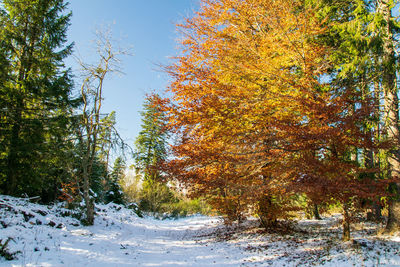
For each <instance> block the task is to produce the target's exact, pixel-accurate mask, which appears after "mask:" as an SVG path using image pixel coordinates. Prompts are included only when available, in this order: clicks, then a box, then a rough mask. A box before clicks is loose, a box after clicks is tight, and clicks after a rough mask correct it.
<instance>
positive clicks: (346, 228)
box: [343, 203, 350, 241]
mask: <svg viewBox="0 0 400 267" xmlns="http://www.w3.org/2000/svg"><path fill="white" fill-rule="evenodd" d="M349 240H350V215H349V204H348V203H345V204H343V241H349Z"/></svg>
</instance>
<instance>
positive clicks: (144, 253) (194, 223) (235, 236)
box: [0, 195, 400, 267]
mask: <svg viewBox="0 0 400 267" xmlns="http://www.w3.org/2000/svg"><path fill="white" fill-rule="evenodd" d="M74 212H75V214H74ZM96 213H97V214H96V220H95V224H94V225H93V226H82V225H81V224H80V223H79V221H78V220H77V219H75V218H74V216H75V215H76V214H78V211H76V210H75V211H73V210H67V209H65V208H63V207H62V203H60V204H57V205H54V206H43V205H38V204H34V203H30V202H28V201H27V200H25V199H18V198H13V197H9V196H1V195H0V243H1V244H4V242H5V240H7V239H10V241H9V243H8V246H7V247H6V250H7V251H8V252H9V253H11V254H15V257H16V258H15V259H14V260H11V261H6V260H5V259H4V258H0V266H45V267H48V266H85V267H92V266H93V267H103V266H196V267H207V266H222V267H229V266H232V267H233V266H249V267H250V266H316V265H317V266H400V253H399V251H400V249H399V248H400V237H393V238H383V237H378V236H373V235H372V236H371V237H370V238H363V236H365V235H366V233H367V232H369V233H370V234H371V233H372V232H373V231H375V230H376V227H377V225H376V224H371V223H362V224H358V226H357V227H358V228H359V230H357V231H353V233H352V235H353V241H350V242H341V241H340V237H341V227H340V216H339V217H338V216H331V217H327V218H324V220H321V221H316V220H300V221H298V223H297V226H296V228H297V230H292V231H288V232H286V233H285V232H275V233H267V232H265V231H263V230H262V229H260V228H257V221H256V220H249V221H246V222H245V223H244V224H242V225H240V226H238V225H236V224H234V225H232V226H226V225H224V224H223V221H222V220H221V218H220V217H207V216H190V217H186V218H181V219H177V220H173V219H166V220H158V219H154V218H152V217H146V218H139V217H138V216H137V215H136V214H135V213H134V212H133V210H130V209H126V208H124V207H122V206H120V205H116V204H112V203H111V204H108V205H101V204H98V205H97V207H96ZM360 226H361V227H360ZM328 230H329V231H328Z"/></svg>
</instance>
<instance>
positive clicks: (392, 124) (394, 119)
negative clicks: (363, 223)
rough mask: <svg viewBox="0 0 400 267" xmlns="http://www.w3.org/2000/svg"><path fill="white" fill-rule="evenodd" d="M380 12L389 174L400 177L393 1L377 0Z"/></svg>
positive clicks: (395, 221)
mask: <svg viewBox="0 0 400 267" xmlns="http://www.w3.org/2000/svg"><path fill="white" fill-rule="evenodd" d="M378 12H379V13H380V14H381V15H382V17H383V19H384V23H385V24H384V28H383V75H382V87H383V91H384V94H385V101H384V123H385V135H386V138H387V139H388V140H389V141H391V142H392V144H393V145H392V147H391V149H389V150H388V152H387V156H388V164H389V178H394V177H399V174H400V157H399V156H400V150H399V141H400V139H399V103H398V102H399V99H398V96H397V86H396V70H395V53H394V40H393V33H392V29H391V18H392V14H391V8H390V1H388V0H380V1H378ZM399 188H400V184H399V183H393V184H392V185H391V190H392V193H393V194H394V197H393V198H391V199H390V200H389V207H388V209H389V215H388V222H387V225H386V232H388V233H393V232H399V231H400V227H399V226H400V200H399Z"/></svg>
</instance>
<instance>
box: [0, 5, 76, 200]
mask: <svg viewBox="0 0 400 267" xmlns="http://www.w3.org/2000/svg"><path fill="white" fill-rule="evenodd" d="M2 3H3V4H2V6H1V7H0V9H1V12H0V20H1V24H2V28H1V31H0V37H1V40H2V41H1V42H0V53H1V55H0V61H1V63H2V64H0V65H1V67H0V68H2V69H1V75H0V91H1V94H0V103H1V107H2V112H1V124H0V129H1V130H0V140H1V144H2V145H1V146H0V162H1V163H0V192H1V193H7V194H11V195H21V194H28V195H37V194H39V195H41V196H42V199H43V200H45V201H50V200H54V198H55V196H56V195H57V188H58V187H59V183H60V177H62V176H63V175H64V169H65V168H64V167H65V158H66V155H67V153H68V151H69V147H68V145H69V144H68V142H67V141H66V139H67V138H66V137H67V135H68V128H67V126H68V124H69V117H70V114H71V112H72V108H73V107H74V106H76V104H78V102H77V101H73V100H71V97H70V94H71V90H72V79H71V75H70V71H69V70H68V69H65V67H64V64H63V60H64V59H65V57H67V56H68V55H70V54H71V51H72V45H67V46H64V44H65V43H66V31H67V28H68V26H69V20H70V16H71V14H65V10H66V4H65V3H64V1H63V0H36V1H31V0H18V1H17V0H4V1H2Z"/></svg>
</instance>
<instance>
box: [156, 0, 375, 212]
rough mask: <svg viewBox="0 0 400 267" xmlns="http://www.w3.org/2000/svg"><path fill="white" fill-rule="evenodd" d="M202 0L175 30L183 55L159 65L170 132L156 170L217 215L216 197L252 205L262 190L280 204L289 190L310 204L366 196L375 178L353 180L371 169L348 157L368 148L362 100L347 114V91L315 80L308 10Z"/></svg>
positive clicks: (319, 65)
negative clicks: (173, 137)
mask: <svg viewBox="0 0 400 267" xmlns="http://www.w3.org/2000/svg"><path fill="white" fill-rule="evenodd" d="M202 3H203V5H202V6H203V8H202V10H201V11H200V12H199V13H198V14H197V15H196V16H195V17H194V18H192V19H189V20H187V22H186V24H184V25H181V26H180V27H181V28H183V29H184V31H185V33H186V35H185V37H184V39H183V40H182V46H183V53H182V56H180V57H177V58H176V60H177V62H176V63H175V64H173V65H171V66H169V67H167V72H168V73H169V74H170V75H171V77H172V78H173V81H172V82H171V84H170V86H169V90H170V93H171V94H172V97H171V102H170V103H168V104H167V105H165V106H167V110H168V112H169V115H170V126H171V128H172V129H174V131H175V132H176V133H177V134H179V135H178V137H179V138H178V139H177V142H176V143H175V144H174V145H173V146H172V151H173V159H171V160H170V161H169V162H168V163H167V165H166V171H167V172H169V173H170V174H171V176H172V177H174V178H176V179H178V180H179V181H180V182H182V183H185V184H187V185H190V186H191V188H192V189H193V190H195V191H197V192H198V193H201V194H203V195H210V196H211V197H212V198H213V201H214V202H213V203H214V205H215V207H220V208H219V209H220V210H221V211H222V212H228V211H227V210H229V209H227V207H226V203H231V204H230V205H236V206H235V207H232V208H234V209H233V210H235V211H237V209H239V210H241V211H248V210H254V207H255V206H257V205H258V204H257V203H260V201H264V200H265V197H266V196H268V198H272V199H275V200H274V203H271V207H272V206H274V205H278V206H279V205H281V206H282V207H283V205H289V204H288V203H290V198H291V196H292V195H293V194H303V193H306V194H308V195H310V196H312V198H313V199H319V200H320V201H327V200H331V199H340V200H341V201H347V200H348V199H349V198H351V197H354V196H358V197H369V196H372V195H373V194H376V192H377V191H376V192H375V193H373V192H372V191H371V190H368V187H371V186H375V184H372V183H369V182H368V180H365V181H363V182H362V183H360V182H359V181H360V180H359V176H360V174H363V173H366V172H368V171H371V170H366V169H365V168H361V167H360V166H358V165H357V163H356V162H353V161H351V160H350V159H349V158H350V156H349V155H351V153H352V152H351V151H352V150H354V149H356V148H357V149H374V148H376V146H374V145H375V144H372V143H371V142H370V141H371V139H369V138H368V136H366V134H365V133H363V131H362V129H361V127H360V123H359V122H360V121H362V120H363V119H364V118H365V116H366V114H367V112H366V111H367V107H368V105H370V103H369V102H368V101H369V100H368V99H366V100H365V101H364V103H363V105H362V108H359V109H356V110H355V109H353V99H354V98H355V97H356V95H355V94H354V92H350V91H349V92H345V93H343V94H336V92H335V91H334V90H332V89H331V88H329V86H328V85H326V84H324V83H322V82H320V81H319V78H320V76H321V75H323V74H326V73H327V71H328V70H327V69H326V66H329V62H327V58H329V57H328V56H327V55H328V53H329V49H328V48H326V47H324V46H322V45H321V44H320V43H318V42H315V41H313V40H316V39H317V36H318V35H320V34H321V33H323V32H324V31H325V30H326V25H324V26H323V25H322V22H320V21H318V20H317V18H316V17H315V16H314V14H315V12H316V11H315V10H314V8H313V7H309V6H307V5H302V4H301V3H300V2H297V1H290V0H282V1H272V0H262V1H260V0H257V1H256V0H246V1H236V0H215V1H208V0H203V2H202ZM324 23H325V24H326V22H324ZM164 104H166V103H164ZM371 172H372V171H371ZM371 182H372V181H371ZM375 188H378V186H377V187H375ZM379 192H381V191H379ZM277 196H279V198H276V197H277ZM238 199H240V201H239V202H240V203H239V202H238V201H237V200H238ZM235 203H236V204H235ZM284 203H285V204H284ZM278 210H279V209H274V211H273V212H278ZM281 210H285V209H283V208H282V209H281ZM287 210H289V209H287ZM235 214H236V213H235Z"/></svg>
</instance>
